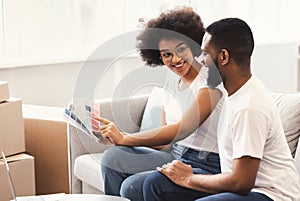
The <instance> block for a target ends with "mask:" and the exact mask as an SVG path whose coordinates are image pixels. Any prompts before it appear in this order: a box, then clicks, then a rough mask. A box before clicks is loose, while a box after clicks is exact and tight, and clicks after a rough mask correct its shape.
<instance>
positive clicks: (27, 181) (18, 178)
mask: <svg viewBox="0 0 300 201" xmlns="http://www.w3.org/2000/svg"><path fill="white" fill-rule="evenodd" d="M7 161H8V165H9V169H10V174H11V177H12V182H13V185H14V188H15V192H16V195H17V196H28V195H35V178H34V157H32V156H30V155H28V154H18V155H14V156H10V157H7ZM0 178H1V179H0V200H1V201H9V200H12V198H13V197H12V194H11V190H10V186H9V181H8V177H7V174H6V169H5V166H4V162H3V161H2V159H1V160H0Z"/></svg>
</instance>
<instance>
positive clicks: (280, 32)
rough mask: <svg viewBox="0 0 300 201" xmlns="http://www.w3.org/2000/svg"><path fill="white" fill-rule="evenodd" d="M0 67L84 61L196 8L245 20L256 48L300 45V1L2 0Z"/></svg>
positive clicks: (208, 15)
mask: <svg viewBox="0 0 300 201" xmlns="http://www.w3.org/2000/svg"><path fill="white" fill-rule="evenodd" d="M0 2H1V3H0V12H1V13H0V22H1V26H0V67H1V66H2V67H5V66H6V64H5V61H6V63H9V62H10V61H16V60H21V61H39V62H46V61H49V62H59V61H67V60H74V59H75V60H76V59H77V60H83V59H85V58H86V57H87V56H88V55H89V54H90V53H91V52H92V51H93V50H94V49H96V48H97V47H98V46H99V45H101V44H102V43H103V42H105V41H107V40H109V39H111V38H113V37H115V36H118V35H120V34H122V33H124V32H128V31H133V30H136V29H137V28H138V26H139V23H138V21H139V19H140V18H145V19H150V18H152V17H155V16H157V15H158V14H159V13H160V12H162V11H164V10H166V9H170V8H173V7H175V6H182V5H186V6H188V5H189V6H192V7H194V9H195V10H196V11H197V12H198V13H199V14H200V16H201V17H202V20H203V21H204V24H205V25H206V26H207V25H208V24H210V23H211V22H213V21H215V20H218V19H220V18H223V17H240V18H242V19H244V20H245V21H247V22H248V23H249V25H250V26H251V27H252V29H253V33H254V36H255V40H256V44H262V43H281V42H295V41H296V42H299V41H300V38H299V35H300V27H299V26H296V23H297V19H300V12H298V10H297V9H298V8H299V7H300V2H299V1H297V0H291V1H288V2H286V1H285V2H284V0H265V1H261V0H243V1H240V0H223V1H221V0H143V1H140V0H110V1H99V0H88V1H86V0H26V1H19V0H0Z"/></svg>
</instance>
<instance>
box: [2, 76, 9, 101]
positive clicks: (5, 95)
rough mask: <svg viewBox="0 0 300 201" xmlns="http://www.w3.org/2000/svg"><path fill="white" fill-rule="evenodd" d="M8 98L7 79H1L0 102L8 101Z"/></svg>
mask: <svg viewBox="0 0 300 201" xmlns="http://www.w3.org/2000/svg"><path fill="white" fill-rule="evenodd" d="M8 98H9V91H8V83H7V82H5V81H0V102H3V101H6V100H7V99H8Z"/></svg>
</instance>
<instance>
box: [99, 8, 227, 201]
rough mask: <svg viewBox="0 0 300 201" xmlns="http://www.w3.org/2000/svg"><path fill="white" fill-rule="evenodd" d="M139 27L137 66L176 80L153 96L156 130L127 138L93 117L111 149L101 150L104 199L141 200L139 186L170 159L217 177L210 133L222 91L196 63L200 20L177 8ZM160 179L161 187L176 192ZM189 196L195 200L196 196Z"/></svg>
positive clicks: (213, 131) (213, 139) (213, 134)
mask: <svg viewBox="0 0 300 201" xmlns="http://www.w3.org/2000/svg"><path fill="white" fill-rule="evenodd" d="M143 25H144V27H143V30H142V31H141V33H140V34H139V35H138V36H137V41H138V43H137V48H138V50H139V53H140V56H141V58H142V59H143V61H144V62H145V63H146V64H147V65H148V66H151V67H157V66H166V67H167V68H168V69H170V70H171V71H172V72H174V73H175V74H176V75H177V76H176V77H175V76H174V78H173V79H170V80H168V81H167V82H166V87H165V88H166V89H167V90H164V93H163V94H164V95H162V96H161V97H157V98H161V99H162V100H161V101H160V102H161V108H162V125H161V127H159V128H157V129H151V130H147V131H142V132H139V133H135V134H130V135H127V134H124V133H122V132H120V131H119V130H118V128H117V127H116V126H115V124H114V123H113V122H110V121H108V120H106V119H103V118H98V120H99V121H101V122H102V123H103V124H104V125H103V126H101V132H102V134H103V135H104V136H105V137H107V138H109V140H110V141H111V142H113V143H114V144H115V145H117V146H112V147H110V148H109V149H108V150H106V152H105V153H104V156H103V158H102V160H101V170H102V177H103V180H104V188H105V194H107V195H118V196H122V197H126V198H129V199H130V200H131V201H141V200H143V182H144V180H145V179H146V177H147V176H148V175H149V174H150V173H152V172H153V171H155V170H156V167H160V166H162V165H163V164H166V163H169V162H171V161H173V160H176V159H177V160H181V161H182V162H184V163H186V164H188V165H191V166H192V167H193V169H194V171H195V172H199V173H200V172H201V173H206V174H216V173H219V172H220V162H219V155H218V147H217V137H216V132H217V131H216V129H217V123H218V117H219V113H220V110H221V102H222V101H219V100H220V99H221V97H222V94H223V90H220V89H219V88H218V87H217V85H219V84H220V82H221V81H220V78H218V77H217V76H216V77H214V78H213V79H211V78H212V74H211V72H210V70H208V68H206V67H204V66H202V65H201V63H199V62H198V61H197V59H196V58H197V57H199V56H200V54H201V49H200V47H201V43H202V38H203V35H204V33H205V28H204V25H203V22H202V20H201V18H200V16H199V15H198V14H197V13H196V12H195V11H193V9H192V8H189V7H181V8H175V9H172V10H169V11H166V12H164V13H161V14H160V15H159V17H157V18H154V19H151V20H149V21H148V22H147V23H144V24H143ZM174 73H173V74H174ZM216 78H217V79H216ZM200 113H201V115H200ZM161 176H162V179H163V180H162V181H161V182H166V181H167V183H166V188H168V189H171V190H176V188H180V187H179V186H177V185H176V184H174V183H173V182H171V181H169V180H168V179H167V178H166V177H165V176H164V175H161ZM158 182H160V181H158ZM190 191H191V196H195V197H197V193H199V192H197V191H194V192H193V191H192V190H190ZM194 194H195V195H194Z"/></svg>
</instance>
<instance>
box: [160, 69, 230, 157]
mask: <svg viewBox="0 0 300 201" xmlns="http://www.w3.org/2000/svg"><path fill="white" fill-rule="evenodd" d="M173 74H174V73H173ZM207 77H208V68H206V67H202V68H201V69H200V71H199V73H198V75H197V77H196V78H195V79H194V80H193V82H192V83H191V84H190V85H189V87H188V88H186V89H185V90H180V89H179V87H178V82H179V80H180V79H179V78H177V79H168V80H169V82H168V83H166V89H165V93H164V95H163V97H162V102H161V103H162V105H163V107H164V109H165V116H166V123H167V124H170V123H174V122H176V121H178V120H180V119H181V117H182V115H183V114H184V113H185V112H186V111H187V110H188V109H189V106H190V105H191V104H192V102H193V101H194V100H195V98H196V94H197V93H198V91H199V90H200V89H202V88H207V87H208V86H207ZM217 88H218V89H219V90H220V91H221V93H224V91H225V90H224V88H223V85H220V86H218V87H217ZM223 97H224V95H222V98H221V99H220V101H219V103H218V104H217V105H216V107H215V109H214V110H213V112H212V113H211V114H210V116H209V117H208V118H207V119H206V120H205V121H204V122H203V123H202V124H201V125H200V127H199V128H198V129H197V130H196V131H195V132H193V133H192V134H191V135H189V136H188V137H187V138H185V139H183V140H181V141H178V142H177V144H179V145H182V146H184V147H188V148H192V149H195V150H198V151H209V152H214V153H218V152H219V151H218V143H217V127H218V126H217V125H218V120H219V115H220V112H221V108H222V103H223V99H224V98H223Z"/></svg>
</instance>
